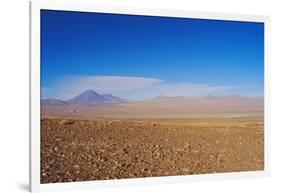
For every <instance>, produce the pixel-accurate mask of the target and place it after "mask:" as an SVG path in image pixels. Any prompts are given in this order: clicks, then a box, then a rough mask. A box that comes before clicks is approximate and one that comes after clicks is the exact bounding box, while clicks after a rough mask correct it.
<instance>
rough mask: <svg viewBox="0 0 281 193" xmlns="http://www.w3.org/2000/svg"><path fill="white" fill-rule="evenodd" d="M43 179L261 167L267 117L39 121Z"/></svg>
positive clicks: (236, 169)
mask: <svg viewBox="0 0 281 193" xmlns="http://www.w3.org/2000/svg"><path fill="white" fill-rule="evenodd" d="M41 125H42V126H41V183H55V182H72V181H89V180H107V179H121V178H136V177H152V176H173V175H189V174H205V173H218V172H238V171H253V170H263V167H264V149H263V146H264V141H263V121H262V120H260V119H212V120H206V119H205V120H195V119H194V120H71V119H49V118H44V119H42V121H41Z"/></svg>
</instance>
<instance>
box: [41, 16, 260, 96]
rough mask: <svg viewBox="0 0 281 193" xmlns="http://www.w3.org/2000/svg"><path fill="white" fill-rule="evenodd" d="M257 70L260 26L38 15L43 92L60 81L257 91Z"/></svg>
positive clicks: (255, 24) (165, 19) (154, 19)
mask: <svg viewBox="0 0 281 193" xmlns="http://www.w3.org/2000/svg"><path fill="white" fill-rule="evenodd" d="M263 64H264V26H263V24H262V23H250V22H231V21H216V20H202V19H183V18H166V17H148V16H129V15H117V14H100V13H97V14H96V13H82V12H65V11H50V10H43V11H41V75H42V76H41V84H42V87H43V88H50V87H54V85H55V84H56V81H58V79H59V78H61V77H63V76H65V75H75V76H77V75H79V76H84V75H85V76H86V75H87V76H132V77H148V78H155V79H161V80H164V81H165V82H168V83H178V82H189V83H208V84H214V85H236V86H239V85H263V70H264V69H263ZM257 89H258V90H257ZM243 92H244V91H241V93H236V94H241V95H243V94H248V95H263V94H262V92H263V89H261V88H256V89H253V90H252V91H247V93H243Z"/></svg>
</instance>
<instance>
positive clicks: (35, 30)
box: [29, 0, 270, 192]
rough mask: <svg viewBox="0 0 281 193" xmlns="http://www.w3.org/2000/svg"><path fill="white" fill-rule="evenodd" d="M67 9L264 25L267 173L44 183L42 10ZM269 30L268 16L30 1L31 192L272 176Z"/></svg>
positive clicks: (265, 159) (265, 161) (265, 160)
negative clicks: (41, 79)
mask: <svg viewBox="0 0 281 193" xmlns="http://www.w3.org/2000/svg"><path fill="white" fill-rule="evenodd" d="M41 9H50V10H65V11H81V12H97V13H119V14H131V15H150V16H168V17H183V18H198V19H217V20H231V21H248V22H263V23H264V39H265V44H264V50H265V52H264V92H265V93H264V97H265V104H264V120H265V122H264V148H265V149H264V153H265V156H264V163H265V165H264V171H251V172H233V173H221V174H200V175H190V176H188V175H187V176H172V177H150V178H137V179H120V180H104V181H85V182H71V183H53V184H40V10H41ZM269 30H270V18H269V17H268V16H257V15H240V14H224V13H223V14H222V13H208V12H191V11H184V10H163V9H147V8H136V7H124V6H122V7H118V6H101V5H96V4H83V3H79V2H78V1H77V3H73V1H72V2H54V1H53V2H51V1H38V0H37V1H32V2H30V136H29V137H30V191H31V192H39V191H50V190H67V189H82V188H101V187H117V186H132V185H145V184H155V183H175V182H190V181H206V180H223V179H237V178H239V179H240V178H250V177H251V178H252V177H264V176H269V174H270V168H269V167H270V164H269V153H270V152H269V132H270V131H269V128H270V123H269V121H270V120H269V118H270V112H269V105H270V104H269V98H270V95H269V81H270V80H269V72H270V68H269V56H270V51H269V38H270V37H269Z"/></svg>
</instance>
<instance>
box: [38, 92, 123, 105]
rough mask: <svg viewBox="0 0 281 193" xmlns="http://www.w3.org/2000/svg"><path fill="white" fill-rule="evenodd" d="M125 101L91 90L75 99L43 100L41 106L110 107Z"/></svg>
mask: <svg viewBox="0 0 281 193" xmlns="http://www.w3.org/2000/svg"><path fill="white" fill-rule="evenodd" d="M125 102H127V100H125V99H122V98H120V97H116V96H114V95H112V94H98V93H97V92H95V91H93V90H86V91H84V92H82V93H81V94H79V95H77V96H76V97H74V98H72V99H68V100H61V99H43V100H42V101H41V104H42V105H61V106H67V105H71V104H72V105H93V106H101V105H110V104H119V103H125Z"/></svg>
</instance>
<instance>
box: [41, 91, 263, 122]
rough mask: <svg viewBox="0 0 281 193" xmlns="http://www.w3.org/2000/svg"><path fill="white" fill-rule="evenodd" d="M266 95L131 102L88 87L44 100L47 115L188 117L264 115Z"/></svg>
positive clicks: (167, 98)
mask: <svg viewBox="0 0 281 193" xmlns="http://www.w3.org/2000/svg"><path fill="white" fill-rule="evenodd" d="M263 111H264V98H263V97H258V96H256V97H255V96H252V97H250V96H248V97H246V96H239V95H232V96H197V97H184V96H174V97H173V96H159V97H155V98H151V99H145V100H141V101H128V100H125V99H122V98H120V97H117V96H114V95H112V94H99V93H97V92H95V91H93V90H86V91H85V92H82V93H81V94H79V95H77V96H76V97H74V98H72V99H68V100H60V99H42V100H41V113H42V116H47V117H71V118H73V117H75V118H76V117H77V118H87V119H88V118H89V119H92V118H93V119H94V118H97V117H99V118H187V117H189V118H190V117H203V116H209V117H210V116H220V117H235V116H236V117H237V116H257V115H258V116H263Z"/></svg>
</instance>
